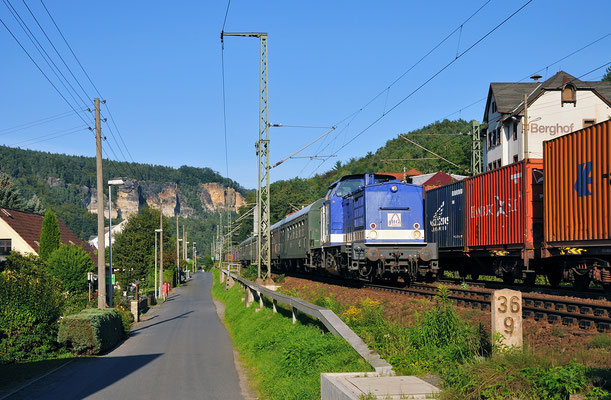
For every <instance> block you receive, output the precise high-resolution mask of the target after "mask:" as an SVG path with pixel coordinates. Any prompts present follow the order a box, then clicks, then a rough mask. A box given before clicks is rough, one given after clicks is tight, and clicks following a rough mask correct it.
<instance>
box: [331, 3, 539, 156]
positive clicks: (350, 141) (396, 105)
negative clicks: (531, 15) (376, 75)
mask: <svg viewBox="0 0 611 400" xmlns="http://www.w3.org/2000/svg"><path fill="white" fill-rule="evenodd" d="M532 2H533V0H528V1H527V2H526V3H524V4H523V5H522V6H520V8H518V9H517V10H516V11H514V12H513V13H512V14H511V15H509V16H508V17H507V18H505V19H504V20H503V21H501V22H500V23H498V24H497V25H496V26H495V27H494V28H492V29H491V30H489V31H488V32H487V33H486V34H485V35H483V36H482V37H480V38H479V39H478V40H476V41H475V42H474V43H473V44H471V46H469V47H468V48H467V49H466V50H464V51H463V52H462V53H460V54H458V55H457V56H456V58H454V59H453V60H451V61H450V62H449V63H447V64H446V65H444V66H443V67H442V68H441V69H440V70H439V71H437V72H435V73H434V74H433V75H432V76H430V77H429V78H428V79H427V80H425V81H424V82H423V83H422V84H420V86H418V87H417V88H416V89H414V90H412V91H411V92H410V93H409V94H408V95H407V96H405V97H403V99H401V100H400V101H399V102H398V103H396V104H395V105H394V106H392V107H391V108H390V109H389V110H388V112H386V113H384V114H382V115H380V116H379V117H378V118H376V119H375V120H374V121H373V122H372V123H370V124H369V125H368V126H367V127H366V128H365V129H363V130H361V131H360V132H359V133H358V134H356V135H355V136H354V137H352V138H351V139H350V140H349V141H348V142H346V143H344V144H343V145H342V146H341V147H340V148H339V149H337V150H336V151H335V152H334V153H338V152H339V151H341V150H342V149H344V148H345V147H346V146H348V145H349V144H350V143H352V142H353V141H354V140H356V139H357V138H358V137H359V136H361V135H362V134H363V133H365V132H367V131H368V130H369V129H370V128H371V127H372V126H374V125H375V124H377V123H378V122H379V121H380V120H382V119H383V118H384V117H385V116H386V115H388V114H390V113H391V112H392V111H394V110H395V109H396V108H397V107H399V106H400V105H401V104H403V103H404V102H405V101H406V100H407V99H409V98H410V97H411V96H413V95H414V94H415V93H417V92H418V91H419V90H420V89H422V88H423V87H424V86H426V85H427V84H428V83H429V82H430V81H432V80H433V79H434V78H435V77H437V76H438V75H439V74H441V73H442V72H443V71H445V70H446V69H448V68H449V67H450V66H451V65H452V64H454V63H455V62H456V61H458V60H459V59H460V58H461V57H462V56H464V55H465V54H467V53H468V52H469V51H471V50H472V49H473V48H474V47H475V46H477V45H478V44H479V43H481V42H482V41H483V40H484V39H486V38H487V37H488V36H490V35H491V34H492V33H493V32H495V31H496V30H497V29H498V28H500V27H501V26H503V25H504V24H505V23H506V22H507V21H509V20H510V19H511V18H513V17H514V16H515V15H516V14H518V13H519V12H520V11H522V10H523V9H524V8H525V7H526V6H528V5H529V4H530V3H532ZM324 162H325V161H323V163H324Z"/></svg>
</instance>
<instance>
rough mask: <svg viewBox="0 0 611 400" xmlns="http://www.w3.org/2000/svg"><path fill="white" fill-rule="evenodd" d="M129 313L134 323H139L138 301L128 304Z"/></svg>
mask: <svg viewBox="0 0 611 400" xmlns="http://www.w3.org/2000/svg"><path fill="white" fill-rule="evenodd" d="M130 306H131V312H132V315H133V316H134V321H135V322H140V313H139V312H138V300H132V301H131V303H130Z"/></svg>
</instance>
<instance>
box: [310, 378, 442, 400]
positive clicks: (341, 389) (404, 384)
mask: <svg viewBox="0 0 611 400" xmlns="http://www.w3.org/2000/svg"><path fill="white" fill-rule="evenodd" d="M437 393H439V388H438V387H436V386H434V385H432V384H430V383H428V382H426V381H424V380H422V379H420V378H418V377H415V376H379V375H378V374H376V373H372V372H348V373H330V374H321V375H320V394H321V400H360V399H362V398H364V397H366V396H375V397H374V398H376V399H430V398H433V396H435V395H436V394H437ZM367 398H369V397H367Z"/></svg>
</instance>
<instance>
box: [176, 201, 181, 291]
mask: <svg viewBox="0 0 611 400" xmlns="http://www.w3.org/2000/svg"><path fill="white" fill-rule="evenodd" d="M177 201H178V199H177ZM179 238H180V233H179V232H178V210H176V285H178V284H179V283H180V245H179Z"/></svg>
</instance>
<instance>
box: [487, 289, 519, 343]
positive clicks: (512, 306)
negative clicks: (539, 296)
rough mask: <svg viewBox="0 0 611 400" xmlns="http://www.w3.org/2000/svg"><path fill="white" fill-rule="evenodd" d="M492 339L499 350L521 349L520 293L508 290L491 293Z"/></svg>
mask: <svg viewBox="0 0 611 400" xmlns="http://www.w3.org/2000/svg"><path fill="white" fill-rule="evenodd" d="M492 338H493V340H494V341H495V343H494V344H495V345H500V346H501V348H505V347H522V292H519V291H517V290H510V289H502V290H495V291H494V292H493V297H492Z"/></svg>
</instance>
